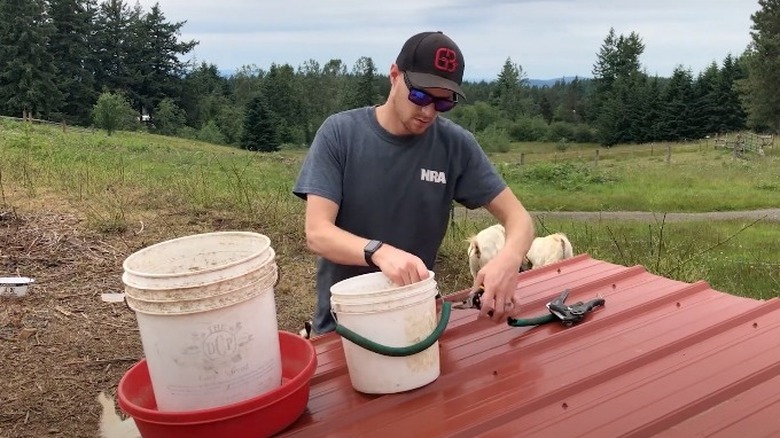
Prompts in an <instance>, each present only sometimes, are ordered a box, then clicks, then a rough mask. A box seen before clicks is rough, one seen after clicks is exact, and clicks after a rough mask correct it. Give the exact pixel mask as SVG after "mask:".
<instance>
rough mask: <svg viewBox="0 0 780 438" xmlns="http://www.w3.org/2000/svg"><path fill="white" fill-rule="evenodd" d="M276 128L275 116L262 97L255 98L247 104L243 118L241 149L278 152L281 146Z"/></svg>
mask: <svg viewBox="0 0 780 438" xmlns="http://www.w3.org/2000/svg"><path fill="white" fill-rule="evenodd" d="M278 127H279V125H278V123H277V121H276V120H275V115H274V113H273V112H272V111H271V110H270V108H269V107H268V104H267V103H266V101H265V99H263V96H257V97H255V98H254V99H252V101H251V102H250V103H249V107H248V108H247V111H246V117H245V118H244V130H243V134H242V136H241V147H242V148H244V149H247V150H250V151H260V152H274V151H278V150H279V146H280V144H281V142H280V141H279V135H278V132H277V129H278Z"/></svg>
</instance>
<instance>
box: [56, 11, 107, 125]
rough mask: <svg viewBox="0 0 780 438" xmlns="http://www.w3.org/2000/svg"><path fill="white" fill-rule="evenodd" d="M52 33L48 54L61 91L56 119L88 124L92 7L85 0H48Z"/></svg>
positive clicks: (92, 90) (92, 84)
mask: <svg viewBox="0 0 780 438" xmlns="http://www.w3.org/2000/svg"><path fill="white" fill-rule="evenodd" d="M48 2H49V18H50V20H51V24H52V29H53V31H52V36H51V39H50V41H49V53H50V54H51V56H52V59H53V65H54V67H55V69H56V72H57V77H56V79H57V80H56V82H57V88H58V90H59V91H60V93H61V94H62V105H61V107H60V109H59V114H57V117H58V118H62V119H64V120H66V121H68V122H70V123H73V124H79V125H84V126H86V125H89V122H90V113H91V111H92V105H93V104H94V103H95V100H96V99H97V94H98V93H97V92H96V90H95V80H94V77H93V75H92V71H91V70H90V66H92V65H94V62H95V60H94V59H93V55H92V50H91V47H90V43H89V40H90V34H91V32H92V20H93V15H94V9H92V7H91V4H90V3H89V2H88V0H48Z"/></svg>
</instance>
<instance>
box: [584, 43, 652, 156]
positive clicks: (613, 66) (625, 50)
mask: <svg viewBox="0 0 780 438" xmlns="http://www.w3.org/2000/svg"><path fill="white" fill-rule="evenodd" d="M644 49H645V46H644V43H643V42H642V40H641V38H640V37H639V35H638V34H637V33H635V32H631V33H630V34H629V35H628V36H627V37H625V36H623V35H620V36H617V37H616V36H615V30H614V28H610V30H609V33H608V34H607V37H606V38H605V39H604V43H603V44H602V46H601V49H600V51H599V53H598V54H597V60H596V64H595V65H594V66H593V74H594V81H595V90H594V93H593V95H592V102H591V108H589V109H588V114H589V115H590V117H589V118H590V120H591V121H592V123H593V125H594V126H595V127H596V131H597V137H598V139H599V142H600V143H601V144H602V145H605V146H611V145H614V144H617V143H619V142H637V141H640V139H639V138H636V137H635V136H639V137H640V138H641V137H643V136H644V135H645V134H643V132H644V131H645V130H646V129H644V128H643V127H642V126H641V125H643V124H645V121H644V120H642V119H641V117H640V112H641V107H642V106H643V105H644V102H643V101H642V99H641V97H642V94H641V93H640V94H638V95H637V94H636V93H634V90H633V88H634V87H640V86H641V85H642V84H644V82H645V80H644V77H645V75H644V73H643V72H641V71H640V67H641V64H640V61H639V58H640V57H641V55H642V53H643V52H644Z"/></svg>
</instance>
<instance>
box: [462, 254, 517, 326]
mask: <svg viewBox="0 0 780 438" xmlns="http://www.w3.org/2000/svg"><path fill="white" fill-rule="evenodd" d="M519 266H520V261H519V260H517V257H515V256H513V255H511V254H508V253H506V252H501V253H499V254H498V255H497V256H496V257H495V258H494V259H493V260H491V261H490V262H489V263H488V264H487V265H485V266H484V267H483V268H482V269H480V270H479V272H478V273H477V276H476V278H475V279H474V285H473V287H472V290H477V288H479V286H480V285H482V286H483V287H484V290H485V293H484V294H483V295H482V309H480V311H479V314H480V316H487V317H489V318H490V319H491V320H493V321H495V322H502V321H505V320H506V318H507V317H508V316H514V315H515V314H516V313H517V312H519V310H520V306H519V305H518V304H519V303H517V302H516V300H515V291H516V290H517V271H518V268H519Z"/></svg>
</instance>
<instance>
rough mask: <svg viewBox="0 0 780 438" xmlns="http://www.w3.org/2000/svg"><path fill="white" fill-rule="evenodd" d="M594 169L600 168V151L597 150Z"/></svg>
mask: <svg viewBox="0 0 780 438" xmlns="http://www.w3.org/2000/svg"><path fill="white" fill-rule="evenodd" d="M593 167H599V150H598V149H596V158H595V159H594V160H593Z"/></svg>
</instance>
